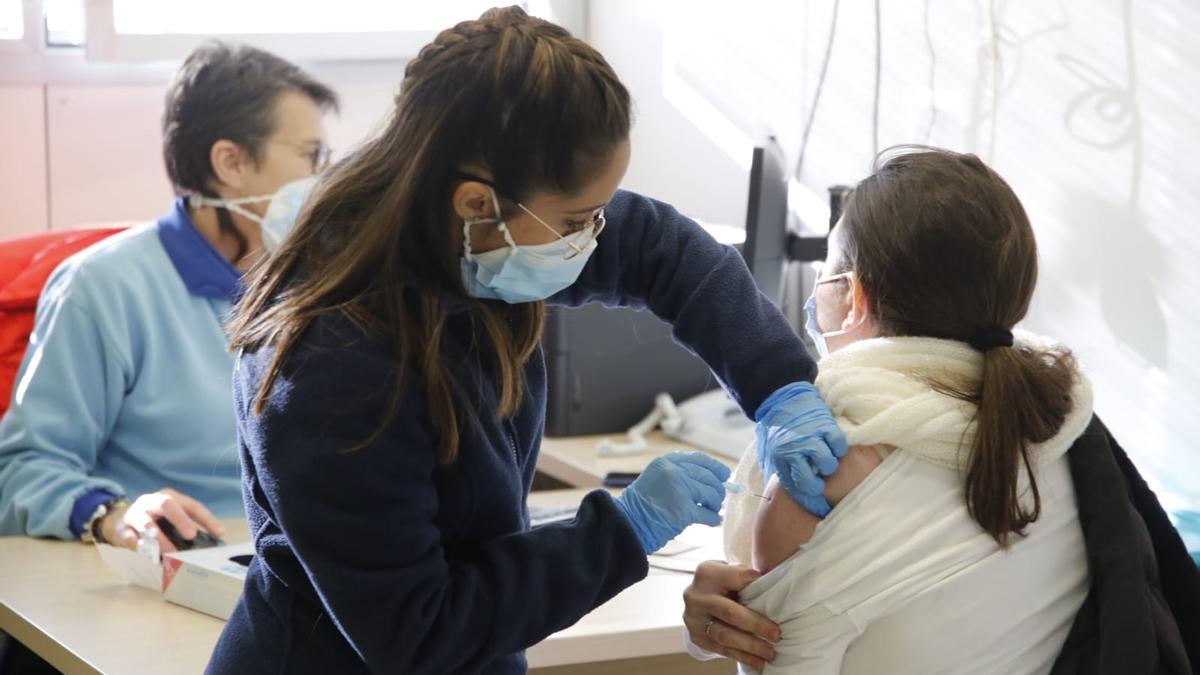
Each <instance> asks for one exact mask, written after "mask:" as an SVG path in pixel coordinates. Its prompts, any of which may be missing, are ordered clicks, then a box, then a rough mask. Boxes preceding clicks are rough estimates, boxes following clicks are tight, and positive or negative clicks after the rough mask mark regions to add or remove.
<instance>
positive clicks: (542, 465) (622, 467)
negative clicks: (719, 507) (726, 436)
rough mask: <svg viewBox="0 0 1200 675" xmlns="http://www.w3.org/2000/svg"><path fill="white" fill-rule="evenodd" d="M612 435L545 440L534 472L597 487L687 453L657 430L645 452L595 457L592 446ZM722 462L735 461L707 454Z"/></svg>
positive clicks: (683, 446)
mask: <svg viewBox="0 0 1200 675" xmlns="http://www.w3.org/2000/svg"><path fill="white" fill-rule="evenodd" d="M604 438H613V436H611V435H608V436H574V437H571V438H546V439H543V440H542V448H541V450H540V451H539V453H538V465H537V468H538V471H541V472H542V473H545V474H546V475H548V476H551V477H553V478H557V479H558V480H560V481H562V482H564V483H566V484H567V485H570V486H571V487H578V488H585V487H600V485H601V483H602V481H603V480H604V476H605V474H608V473H610V472H616V473H640V472H641V471H642V470H643V469H645V468H646V465H647V464H649V463H650V462H651V460H653V459H654V458H655V457H658V456H659V455H665V454H666V453H668V452H672V451H674V450H691V449H692V448H691V447H689V446H687V445H686V444H684V443H681V442H680V441H676V440H674V439H671V438H668V437H667V436H666V435H664V434H663V433H662V432H661V431H655V432H652V433H649V434H646V445H647V448H646V451H645V452H642V453H639V454H636V455H624V456H621V457H601V456H599V455H598V454H596V444H597V443H598V442H599V441H600V440H601V439H604ZM709 455H711V456H712V457H715V458H716V459H718V460H720V461H721V462H724V463H725V465H726V466H728V467H729V468H730V469H732V468H734V467H735V466H737V460H735V459H733V458H731V457H727V456H725V455H720V454H715V453H709Z"/></svg>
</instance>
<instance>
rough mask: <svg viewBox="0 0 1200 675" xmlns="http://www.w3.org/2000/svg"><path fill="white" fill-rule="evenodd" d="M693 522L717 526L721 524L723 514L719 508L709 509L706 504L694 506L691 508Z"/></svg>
mask: <svg viewBox="0 0 1200 675" xmlns="http://www.w3.org/2000/svg"><path fill="white" fill-rule="evenodd" d="M691 514H692V522H695V523H700V524H702V525H708V526H710V527H716V526H717V525H720V524H721V515H720V514H719V513H717V510H714V509H709V508H707V507H704V506H698V505H697V506H693V507H692V509H691Z"/></svg>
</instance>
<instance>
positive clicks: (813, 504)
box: [797, 495, 833, 518]
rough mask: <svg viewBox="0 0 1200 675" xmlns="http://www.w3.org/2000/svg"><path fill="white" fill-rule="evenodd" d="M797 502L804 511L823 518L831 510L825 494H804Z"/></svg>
mask: <svg viewBox="0 0 1200 675" xmlns="http://www.w3.org/2000/svg"><path fill="white" fill-rule="evenodd" d="M797 503H799V504H800V506H803V507H804V510H805V511H808V512H809V513H811V514H813V515H814V516H816V517H818V518H824V517H825V516H827V515H829V512H830V511H832V510H833V507H831V506H830V505H829V500H828V499H825V495H804V497H803V498H802V499H800V500H798V501H797Z"/></svg>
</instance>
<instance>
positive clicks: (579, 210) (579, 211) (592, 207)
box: [567, 202, 608, 214]
mask: <svg viewBox="0 0 1200 675" xmlns="http://www.w3.org/2000/svg"><path fill="white" fill-rule="evenodd" d="M606 206H608V202H605V203H603V204H597V205H595V206H589V207H587V208H586V209H575V210H574V211H567V213H571V214H574V213H592V212H595V211H598V210H600V209H602V208H604V207H606Z"/></svg>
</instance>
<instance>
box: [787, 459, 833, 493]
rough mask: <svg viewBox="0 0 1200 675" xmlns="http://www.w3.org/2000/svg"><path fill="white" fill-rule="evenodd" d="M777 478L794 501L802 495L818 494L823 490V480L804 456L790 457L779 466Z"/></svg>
mask: <svg viewBox="0 0 1200 675" xmlns="http://www.w3.org/2000/svg"><path fill="white" fill-rule="evenodd" d="M779 480H780V481H782V482H783V487H785V488H787V491H788V494H790V495H792V498H794V499H796V501H800V496H802V495H819V494H823V493H824V492H825V481H824V480H822V479H821V477H820V476H818V475H817V473H816V471H814V470H813V467H812V465H811V464H809V463H808V460H807V458H805V457H793V458H790V459H789V461H788V462H787V463H786V464H785V465H784V466H782V467H780V471H779Z"/></svg>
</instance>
